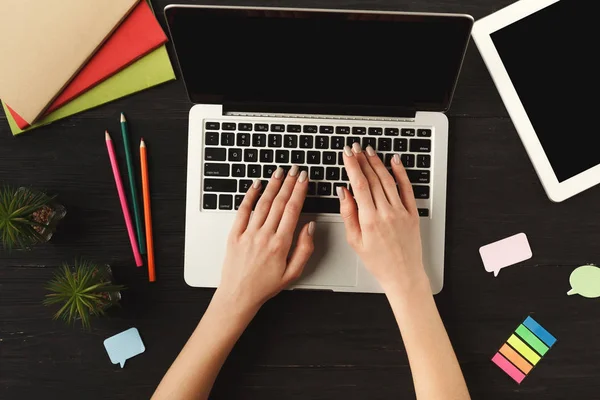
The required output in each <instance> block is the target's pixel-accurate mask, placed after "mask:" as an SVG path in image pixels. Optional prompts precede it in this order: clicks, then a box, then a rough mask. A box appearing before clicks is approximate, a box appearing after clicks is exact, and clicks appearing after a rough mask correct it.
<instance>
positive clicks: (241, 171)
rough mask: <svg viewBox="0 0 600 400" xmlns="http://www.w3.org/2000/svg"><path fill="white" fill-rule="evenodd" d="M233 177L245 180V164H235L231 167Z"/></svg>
mask: <svg viewBox="0 0 600 400" xmlns="http://www.w3.org/2000/svg"><path fill="white" fill-rule="evenodd" d="M231 176H235V177H236V178H243V177H245V176H246V166H245V165H244V164H233V165H232V166H231Z"/></svg>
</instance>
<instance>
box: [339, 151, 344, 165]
mask: <svg viewBox="0 0 600 400" xmlns="http://www.w3.org/2000/svg"><path fill="white" fill-rule="evenodd" d="M338 165H344V152H343V151H340V152H338Z"/></svg>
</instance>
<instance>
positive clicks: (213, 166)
mask: <svg viewBox="0 0 600 400" xmlns="http://www.w3.org/2000/svg"><path fill="white" fill-rule="evenodd" d="M204 176H229V164H217V163H206V164H204Z"/></svg>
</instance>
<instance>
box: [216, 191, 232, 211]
mask: <svg viewBox="0 0 600 400" xmlns="http://www.w3.org/2000/svg"><path fill="white" fill-rule="evenodd" d="M219 210H233V196H232V195H230V194H220V195H219Z"/></svg>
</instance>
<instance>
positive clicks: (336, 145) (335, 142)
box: [331, 136, 345, 150]
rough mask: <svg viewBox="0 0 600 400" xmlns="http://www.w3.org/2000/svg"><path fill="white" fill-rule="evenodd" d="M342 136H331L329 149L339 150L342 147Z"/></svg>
mask: <svg viewBox="0 0 600 400" xmlns="http://www.w3.org/2000/svg"><path fill="white" fill-rule="evenodd" d="M344 145H345V143H344V138H343V137H342V136H333V137H332V138H331V149H332V150H341V149H343V148H344Z"/></svg>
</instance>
